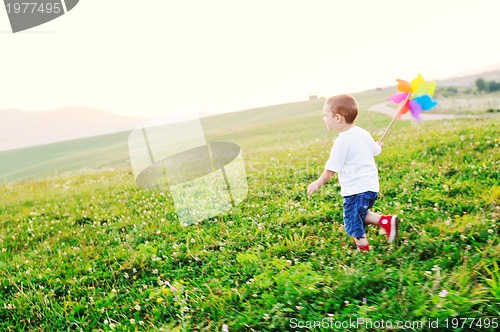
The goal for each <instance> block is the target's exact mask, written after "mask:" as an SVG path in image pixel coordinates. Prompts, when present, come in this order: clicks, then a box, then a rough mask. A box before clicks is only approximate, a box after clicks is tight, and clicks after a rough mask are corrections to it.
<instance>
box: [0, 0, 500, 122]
mask: <svg viewBox="0 0 500 332" xmlns="http://www.w3.org/2000/svg"><path fill="white" fill-rule="evenodd" d="M499 13H500V1H498V0H477V1H470V0H439V1H438V0H432V1H430V0H421V1H401V0H378V1H359V0H358V1H356V0H351V1H335V0H331V1H314V0H308V1H306V0H302V1H298V0H295V1H294V0H288V1H276V0H275V1H273V0H252V1H250V0H247V1H238V0H210V1H201V0H200V1H189V0H184V1H166V0H142V1H138V0H136V1H132V0H80V3H79V4H78V5H77V6H76V7H75V8H74V9H73V10H72V11H70V12H68V13H67V14H66V15H64V16H62V17H60V18H58V19H56V20H54V21H51V22H49V23H46V24H44V25H41V26H38V27H35V28H32V29H30V30H27V31H26V32H21V33H16V34H12V33H11V30H10V25H9V21H8V18H7V15H6V11H5V10H4V9H3V8H0V45H1V50H2V52H1V56H0V75H1V79H0V91H1V92H0V109H5V108H17V109H22V110H30V111H35V110H47V109H55V108H61V107H66V106H84V107H92V108H96V109H101V110H105V111H111V112H114V113H118V114H122V115H142V116H148V117H158V116H164V115H167V114H169V113H171V112H174V111H179V110H183V109H189V110H192V109H197V110H198V111H200V112H214V113H218V112H227V111H238V110H242V109H247V108H251V107H257V106H264V105H272V104H278V103H284V102H292V101H298V100H306V99H307V98H308V96H309V95H310V94H317V95H320V96H330V95H333V94H337V93H343V92H355V91H360V90H364V89H369V88H375V87H377V86H387V85H393V84H394V85H395V79H396V78H403V79H407V80H411V79H412V78H414V77H416V75H417V73H421V74H422V75H423V76H424V78H426V79H428V80H431V79H440V78H447V77H450V76H455V75H456V74H461V73H464V72H467V71H469V70H474V69H479V68H483V67H487V66H490V65H494V64H498V63H500V42H499V41H500V29H499V28H498V15H499Z"/></svg>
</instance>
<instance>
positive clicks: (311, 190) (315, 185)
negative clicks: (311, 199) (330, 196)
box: [307, 181, 319, 196]
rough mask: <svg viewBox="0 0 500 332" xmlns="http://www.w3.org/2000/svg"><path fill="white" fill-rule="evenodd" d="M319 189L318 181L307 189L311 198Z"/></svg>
mask: <svg viewBox="0 0 500 332" xmlns="http://www.w3.org/2000/svg"><path fill="white" fill-rule="evenodd" d="M318 189H319V185H318V183H317V182H316V181H314V182H313V183H311V184H310V185H309V187H307V195H309V196H311V195H312V194H314V193H315V192H316V191H318Z"/></svg>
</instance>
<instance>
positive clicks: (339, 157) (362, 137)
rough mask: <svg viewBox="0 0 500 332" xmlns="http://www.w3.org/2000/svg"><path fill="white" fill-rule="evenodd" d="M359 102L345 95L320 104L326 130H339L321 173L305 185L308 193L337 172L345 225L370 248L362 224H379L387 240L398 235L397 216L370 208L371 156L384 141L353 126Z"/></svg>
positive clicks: (374, 184) (374, 191) (373, 194)
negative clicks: (380, 141) (378, 212)
mask: <svg viewBox="0 0 500 332" xmlns="http://www.w3.org/2000/svg"><path fill="white" fill-rule="evenodd" d="M357 115H358V103H357V102H356V100H355V99H354V97H352V96H351V95H348V94H343V95H338V96H334V97H331V98H329V99H328V100H327V101H326V102H325V105H324V106H323V121H325V124H326V127H327V128H328V130H335V131H338V132H339V135H338V138H337V139H336V140H335V142H334V143H333V147H332V150H331V152H330V158H329V159H328V161H327V162H326V165H325V170H324V172H323V174H321V176H320V177H319V178H318V180H316V181H314V182H313V183H311V184H310V185H309V187H308V188H307V194H308V195H309V196H310V195H312V194H313V193H314V192H316V191H317V190H318V189H319V188H321V187H322V186H323V185H324V184H325V183H326V182H328V180H330V179H331V178H332V176H333V175H334V174H335V173H337V174H338V177H339V182H340V187H341V190H340V194H341V195H342V196H343V202H344V225H345V230H346V233H347V235H349V236H352V237H353V238H354V242H356V245H357V246H358V248H359V249H360V250H364V251H369V250H370V246H369V243H368V240H367V238H366V235H365V226H364V224H372V225H378V226H380V227H382V228H383V229H384V230H385V233H386V235H387V239H388V242H389V243H390V242H393V241H394V239H395V238H396V236H397V235H398V226H399V225H398V224H399V220H398V218H397V216H381V215H378V214H375V213H373V212H370V211H369V209H370V208H371V207H372V206H373V204H374V203H375V200H376V199H377V198H378V191H379V181H378V170H377V165H376V164H375V159H374V156H377V155H378V154H380V152H381V151H382V147H383V143H375V141H374V140H373V138H372V137H371V135H370V133H368V132H367V131H366V130H364V129H362V128H360V127H358V126H355V125H354V119H356V116H357Z"/></svg>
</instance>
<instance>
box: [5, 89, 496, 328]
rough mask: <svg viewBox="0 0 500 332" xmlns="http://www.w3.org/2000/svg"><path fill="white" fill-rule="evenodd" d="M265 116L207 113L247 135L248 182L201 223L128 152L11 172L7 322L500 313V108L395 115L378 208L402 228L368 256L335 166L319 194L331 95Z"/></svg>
mask: <svg viewBox="0 0 500 332" xmlns="http://www.w3.org/2000/svg"><path fill="white" fill-rule="evenodd" d="M365 97H366V98H367V99H366V100H370V102H374V101H376V102H380V101H377V100H381V101H383V99H384V98H385V96H382V95H380V96H376V95H375V96H373V95H369V96H365ZM358 98H360V105H361V106H362V108H365V107H367V104H369V102H368V101H365V100H364V99H363V98H364V96H363V95H361V96H358ZM287 109H288V111H287ZM253 115H254V116H255V117H253V116H252V114H251V113H245V112H241V113H240V114H236V113H235V114H232V115H230V116H227V117H220V118H218V119H216V118H211V119H206V120H203V121H204V126H205V128H206V134H207V138H208V140H228V141H232V142H235V143H237V144H239V145H240V146H241V147H242V149H243V152H244V159H245V163H246V169H247V175H248V184H249V193H248V197H247V198H246V199H245V200H244V201H243V202H242V203H241V204H240V205H239V206H238V207H236V208H234V209H233V210H231V211H230V212H228V213H227V214H224V215H221V216H219V217H217V218H214V219H211V220H207V221H204V222H203V223H200V224H198V225H193V226H190V227H181V226H180V225H179V222H178V221H177V217H176V215H175V210H174V208H173V204H172V201H171V198H170V197H169V193H168V192H166V191H144V190H140V189H139V188H137V187H136V186H135V184H134V181H133V177H132V175H131V172H130V171H129V170H128V169H127V168H126V167H125V166H124V164H123V163H122V164H120V163H117V165H119V166H120V167H119V168H117V169H105V170H100V171H99V170H95V171H92V172H81V171H80V172H77V173H66V174H63V175H59V176H54V177H48V178H39V179H34V180H31V181H26V180H25V181H17V182H11V183H8V184H4V185H2V186H1V187H0V193H1V194H0V215H1V220H0V226H1V229H2V232H1V233H0V330H5V331H19V330H27V331H29V330H32V331H38V330H42V331H66V330H83V331H99V330H104V331H108V330H112V329H113V330H115V331H135V330H138V331H146V330H153V331H158V330H163V331H168V330H185V331H198V330H209V331H220V330H221V329H222V326H223V324H227V325H228V326H229V330H230V331H251V330H254V331H271V330H274V331H283V330H290V329H291V324H292V322H295V323H296V324H297V322H303V324H306V323H305V322H306V321H310V322H311V321H322V320H325V319H331V320H333V322H335V321H337V322H341V321H348V320H349V319H351V320H356V319H358V318H365V319H371V320H372V321H380V320H382V319H383V320H384V321H392V322H396V321H424V322H427V323H428V322H429V320H430V319H433V320H436V319H439V320H440V322H441V327H444V325H443V324H445V319H447V318H448V319H449V323H450V324H451V322H452V321H451V319H452V318H454V317H455V318H456V317H468V318H493V317H498V316H499V315H500V308H499V292H500V288H499V285H500V271H499V268H498V257H499V255H500V249H499V248H500V247H499V237H498V235H499V234H498V220H499V215H500V185H499V184H500V175H499V172H498V170H499V168H500V161H499V159H498V156H499V155H500V147H499V144H500V139H499V135H498V132H500V121H499V120H498V119H493V120H492V119H489V120H487V119H475V120H471V119H467V120H455V121H440V122H423V123H418V124H414V123H410V122H398V123H396V125H395V126H394V128H393V129H392V131H391V133H390V134H389V136H388V137H387V139H386V142H385V143H386V146H385V148H384V151H383V153H382V155H381V156H379V157H377V162H378V165H379V171H380V181H381V188H382V190H381V198H380V199H379V200H378V201H377V203H376V205H375V209H374V210H375V211H378V212H384V213H397V214H399V215H400V216H401V218H402V220H403V222H402V224H401V233H402V241H401V243H399V244H398V245H388V244H386V243H385V240H384V237H383V236H382V235H379V234H377V231H376V230H375V229H370V230H369V233H368V236H369V239H370V242H371V245H372V251H371V252H369V253H359V252H357V251H356V250H355V246H354V244H353V242H352V240H351V239H350V238H348V237H347V235H346V234H345V233H344V230H343V227H342V200H341V197H340V196H339V187H338V184H337V183H336V180H334V181H332V182H331V183H329V184H327V185H326V186H325V187H324V188H322V189H321V190H320V191H319V192H318V193H316V194H315V195H314V196H313V197H311V198H308V197H307V195H306V193H305V190H306V188H307V185H308V184H309V183H310V182H311V181H313V180H315V179H316V178H317V177H318V175H319V174H320V173H321V171H322V168H323V165H324V163H325V161H326V158H327V157H328V153H329V150H330V148H331V138H332V137H333V136H332V133H329V132H327V131H326V129H325V126H324V124H323V123H322V119H321V102H320V101H318V102H305V103H300V104H290V105H282V106H281V107H274V108H266V109H261V110H257V111H256V112H255V113H254V114H253ZM266 116H268V117H269V120H268V121H266V118H267V117H266ZM389 120H390V119H389V118H387V117H385V116H383V115H379V114H372V113H366V112H362V113H361V114H360V118H359V122H358V124H359V125H361V126H363V127H366V128H368V129H369V130H370V131H371V132H372V133H373V135H374V136H375V137H378V136H380V133H381V131H382V129H383V126H384V125H387V123H388V121H389ZM211 121H212V122H211ZM217 121H219V122H217ZM124 137H126V136H124ZM112 141H113V142H115V143H116V142H117V141H119V139H117V140H112ZM101 147H102V148H105V146H104V145H101ZM83 150H85V149H83ZM108 151H111V150H108ZM113 151H114V150H113ZM70 155H72V152H71V151H68V156H70ZM111 155H113V154H111ZM117 155H119V154H117ZM75 158H76V157H75ZM74 160H78V158H76V159H74ZM116 160H120V158H115V157H110V159H108V161H109V162H111V163H113V161H116ZM104 161H106V160H102V162H103V164H104V166H106V167H108V166H109V165H105V163H104ZM68 164H71V163H68ZM88 165H91V163H88V164H87V167H88ZM68 170H70V169H67V168H66V169H62V171H64V172H65V171H68ZM443 290H446V291H447V292H448V293H447V295H446V296H444V297H441V296H440V295H439V294H441V295H444V293H443ZM358 330H361V331H362V330H364V329H363V328H359V329H358ZM365 330H366V329H365ZM368 330H370V329H368ZM416 330H419V329H416ZM420 330H422V329H420ZM424 330H425V329H424ZM449 330H451V328H450V329H449ZM455 330H456V331H466V330H470V328H467V327H464V328H457V329H455ZM486 330H493V328H491V326H490V328H487V329H486Z"/></svg>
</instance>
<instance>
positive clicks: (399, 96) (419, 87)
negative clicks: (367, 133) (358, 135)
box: [379, 74, 437, 142]
mask: <svg viewBox="0 0 500 332" xmlns="http://www.w3.org/2000/svg"><path fill="white" fill-rule="evenodd" d="M396 81H397V82H398V90H399V91H400V92H397V93H395V94H393V95H392V96H390V97H389V100H390V101H393V102H395V103H398V104H399V107H398V109H397V111H396V115H394V118H393V119H392V121H391V123H389V126H388V127H387V129H386V130H385V132H384V134H383V135H382V137H381V138H380V139H379V142H382V140H383V139H384V138H385V136H386V135H387V133H388V132H389V130H390V129H391V127H392V125H393V124H394V122H395V121H396V119H398V118H400V117H401V116H402V115H403V114H405V113H407V112H408V111H410V113H411V115H412V116H413V118H414V119H415V121H420V120H421V119H420V113H422V111H428V110H430V109H432V108H434V107H435V106H436V105H437V100H436V99H434V98H432V97H433V96H434V90H435V89H436V82H434V81H432V82H426V81H425V80H424V78H423V77H422V75H420V74H418V76H417V78H415V79H413V80H412V81H411V83H408V82H407V81H405V80H401V79H397V80H396Z"/></svg>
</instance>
